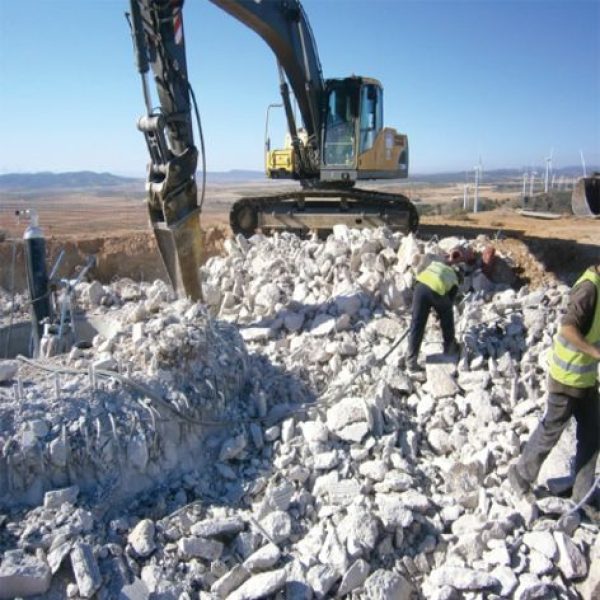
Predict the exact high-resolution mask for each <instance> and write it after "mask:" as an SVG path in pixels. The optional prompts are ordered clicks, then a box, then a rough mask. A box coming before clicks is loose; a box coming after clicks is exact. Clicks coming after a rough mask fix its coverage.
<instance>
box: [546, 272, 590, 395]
mask: <svg viewBox="0 0 600 600" xmlns="http://www.w3.org/2000/svg"><path fill="white" fill-rule="evenodd" d="M582 281H591V282H592V283H593V284H594V285H595V286H596V310H595V313H594V319H593V321H592V327H591V329H590V330H589V332H588V333H587V335H585V336H584V337H585V339H586V341H587V342H588V343H589V344H593V345H595V346H598V347H600V275H598V274H597V273H596V272H595V271H592V270H588V271H586V272H585V273H584V274H583V275H582V276H581V277H580V278H579V279H578V280H577V281H576V282H575V285H577V284H578V283H581V282H582ZM549 366H550V376H551V377H552V379H555V380H556V381H558V382H560V383H563V384H564V385H570V386H571V387H575V388H587V387H593V386H594V385H595V384H596V380H597V373H598V361H597V360H596V359H594V358H592V357H591V356H589V355H587V354H584V353H583V352H580V351H579V350H578V349H577V348H575V346H573V344H571V343H569V342H568V341H567V340H566V339H565V338H564V337H563V336H562V335H560V334H556V335H555V336H554V346H553V348H552V355H551V357H550V363H549Z"/></svg>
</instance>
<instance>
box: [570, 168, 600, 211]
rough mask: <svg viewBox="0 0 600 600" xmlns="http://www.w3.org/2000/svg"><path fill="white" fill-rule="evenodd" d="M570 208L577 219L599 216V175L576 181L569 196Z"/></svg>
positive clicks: (595, 174)
mask: <svg viewBox="0 0 600 600" xmlns="http://www.w3.org/2000/svg"><path fill="white" fill-rule="evenodd" d="M571 208H572V209H573V214H574V215H577V216H578V217H599V216H600V173H594V174H593V175H592V176H591V177H582V178H581V179H579V180H578V181H577V184H576V185H575V188H574V189H573V195H572V196H571Z"/></svg>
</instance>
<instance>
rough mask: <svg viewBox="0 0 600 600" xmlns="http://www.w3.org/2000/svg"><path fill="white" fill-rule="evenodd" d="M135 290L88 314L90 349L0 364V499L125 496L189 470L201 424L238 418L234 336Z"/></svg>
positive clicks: (185, 307) (238, 348) (186, 305)
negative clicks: (67, 489)
mask: <svg viewBox="0 0 600 600" xmlns="http://www.w3.org/2000/svg"><path fill="white" fill-rule="evenodd" d="M95 285H96V284H95V283H94V284H91V285H90V286H87V285H84V286H82V290H83V293H84V294H88V293H89V291H90V289H91V288H93V287H94V286H95ZM98 285H99V284H98ZM101 287H102V286H101ZM118 288H119V286H118V285H117V286H115V289H113V290H110V291H109V297H110V294H113V295H116V294H117V293H118V291H119V290H118ZM147 288H148V289H147V290H146V291H145V292H144V291H142V292H139V291H138V292H137V296H136V301H131V300H130V301H128V300H124V298H127V289H128V288H125V289H124V290H123V292H124V293H123V295H122V296H119V298H120V300H119V303H118V304H120V306H119V305H118V304H117V303H116V302H111V303H110V304H111V307H112V308H113V309H111V310H110V311H109V310H108V309H105V315H104V318H102V317H101V316H100V317H99V315H98V314H96V315H95V316H96V318H97V320H100V321H103V323H104V327H105V335H101V334H97V335H96V336H95V337H94V338H93V340H92V343H91V348H89V349H85V348H83V349H82V348H80V347H74V348H73V349H72V350H71V352H70V354H68V355H63V356H62V357H57V358H55V359H53V360H49V361H44V362H43V363H42V365H41V366H42V367H44V370H37V371H32V367H31V366H30V365H29V364H28V363H22V362H17V361H15V360H11V361H4V362H3V363H0V364H4V365H5V367H6V365H10V366H11V367H12V379H13V381H14V383H13V384H12V385H5V386H4V387H3V388H0V399H1V401H2V404H1V405H0V419H1V422H2V425H3V426H2V431H1V432H0V447H1V449H2V450H1V451H2V457H1V460H0V482H1V485H0V500H1V501H2V503H5V504H7V505H8V504H17V503H20V502H27V503H36V502H39V501H40V500H41V499H42V497H43V493H44V491H45V490H47V489H52V488H54V487H59V486H64V485H70V484H71V483H77V484H78V485H79V486H80V487H81V488H82V489H84V490H86V491H87V490H90V489H95V487H96V486H97V485H100V486H101V487H106V486H109V485H110V486H111V487H113V488H114V487H115V486H116V489H117V490H119V489H121V490H122V493H126V494H128V495H131V494H133V493H135V492H136V491H138V490H139V489H144V488H146V487H148V486H149V485H156V483H157V482H160V481H162V479H163V478H164V474H165V472H167V473H168V472H171V471H173V470H175V469H179V470H185V469H186V468H187V469H189V468H192V467H194V466H197V465H198V461H199V457H200V456H201V455H202V446H201V444H200V443H199V442H200V440H201V436H200V433H199V432H201V431H202V430H203V427H204V426H205V421H207V420H214V419H226V420H232V419H236V418H239V416H240V415H242V416H243V415H245V411H244V409H243V406H242V405H239V403H238V399H239V397H240V394H241V393H242V391H243V388H244V386H245V382H246V369H247V364H248V359H247V354H246V350H245V348H244V345H243V342H242V340H241V338H240V336H239V334H238V333H237V330H236V329H235V328H234V327H232V326H231V325H228V324H227V323H223V322H216V321H214V320H212V319H211V318H210V317H209V316H208V315H207V314H206V311H205V310H204V309H203V308H202V307H201V306H200V305H199V304H192V303H190V302H188V301H186V300H180V301H173V300H172V298H171V297H170V295H169V292H168V290H167V288H166V286H165V285H164V284H162V283H161V282H158V283H157V284H154V285H153V286H147ZM157 289H159V290H162V293H161V294H158V295H157V294H156V293H155V292H156V290H157ZM109 312H110V317H108V316H107V315H108V314H109ZM83 346H85V344H83ZM19 365H20V368H19V371H18V372H17V367H18V366H19ZM36 366H39V363H38V364H37V365H36ZM0 371H2V369H1V368H0ZM117 495H118V494H117ZM112 500H115V498H114V497H113V498H112Z"/></svg>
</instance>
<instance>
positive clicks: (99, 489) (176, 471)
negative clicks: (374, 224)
mask: <svg viewBox="0 0 600 600" xmlns="http://www.w3.org/2000/svg"><path fill="white" fill-rule="evenodd" d="M463 243H464V240H461V239H458V238H446V239H442V240H439V241H429V242H424V241H423V240H419V239H417V238H416V237H414V236H412V235H409V236H403V235H401V234H398V233H395V234H392V233H390V232H388V231H386V230H383V229H380V230H374V231H362V232H360V231H356V230H348V229H347V228H345V227H336V229H335V231H334V233H333V234H332V235H331V236H329V237H328V238H327V240H324V241H321V240H317V239H305V240H301V239H299V238H297V237H295V236H293V235H288V234H282V235H278V236H274V237H271V238H266V237H262V236H254V237H253V238H251V239H250V240H246V239H243V238H235V239H232V240H229V241H228V242H227V244H226V253H225V255H224V256H221V257H214V258H211V259H210V260H209V261H208V262H207V263H206V265H205V266H204V267H203V268H202V282H203V291H204V294H205V298H206V305H205V306H204V305H199V304H198V305H194V304H192V303H190V302H188V301H182V300H175V298H174V297H173V295H172V293H171V291H170V290H169V289H168V288H167V286H165V285H164V284H162V283H161V282H155V283H153V284H146V283H142V284H140V283H134V282H133V281H130V280H119V281H116V282H114V283H113V284H111V285H101V284H99V283H98V282H93V283H92V284H87V283H82V284H80V285H79V287H78V289H77V301H78V305H79V306H80V307H82V308H83V309H85V311H86V313H87V314H88V315H90V316H91V315H95V316H96V317H98V318H100V319H101V321H102V323H103V325H104V326H103V328H102V329H103V330H102V331H101V332H100V331H98V332H97V333H96V335H95V336H94V337H93V339H92V340H90V342H91V343H90V344H81V345H80V346H81V347H74V348H73V349H72V350H71V351H70V352H69V353H68V354H64V355H60V356H55V357H52V358H48V359H44V360H40V361H39V362H38V363H28V362H24V361H22V360H15V362H16V368H15V367H14V364H15V362H11V365H13V366H12V367H8V366H4V367H2V365H3V362H4V361H1V360H0V369H2V368H3V369H4V371H2V372H9V369H13V371H12V372H11V373H10V375H7V376H6V380H5V381H4V382H0V423H1V424H2V427H1V429H0V552H1V555H0V598H9V597H11V598H12V597H15V596H20V597H38V598H49V599H55V598H56V599H58V598H65V597H68V598H102V599H110V598H121V599H131V600H133V599H134V598H135V599H138V598H140V599H142V598H143V599H147V598H148V599H149V598H165V599H167V598H173V599H179V600H187V599H196V598H198V599H209V598H211V599H212V598H215V599H217V598H229V599H230V600H233V599H253V598H263V597H271V598H281V599H283V598H286V599H288V598H289V599H295V598H298V599H300V598H302V599H310V598H316V599H318V598H330V597H348V598H368V599H381V600H384V599H386V600H388V599H399V600H409V599H411V598H417V597H426V598H435V599H440V600H441V599H451V598H467V599H475V598H482V599H483V598H492V597H497V598H520V599H525V598H584V599H585V598H591V597H593V596H594V594H596V593H597V592H598V590H599V589H600V574H599V571H598V565H599V564H600V560H599V559H598V557H599V556H600V541H599V540H600V536H599V535H598V533H599V529H600V524H598V523H597V522H596V523H594V522H593V521H591V520H590V519H589V518H587V517H582V516H581V515H580V514H579V513H569V511H570V510H571V509H572V508H573V504H572V503H571V502H570V501H569V500H565V499H563V498H558V497H555V496H553V495H552V490H553V489H555V488H554V486H555V485H556V482H557V481H559V479H560V478H561V477H563V478H564V477H565V476H566V477H568V476H569V467H570V465H569V457H570V454H571V448H572V444H573V435H574V432H573V430H572V428H571V429H569V431H567V432H566V434H565V436H563V439H562V440H561V442H560V444H559V445H558V446H557V448H556V449H555V451H553V453H552V454H551V456H550V458H549V460H548V461H547V463H546V464H545V465H544V468H543V470H542V473H541V474H540V479H539V482H538V483H539V484H540V485H543V486H545V487H544V489H546V494H545V495H546V496H547V497H543V498H542V497H541V494H540V498H539V499H538V500H537V501H536V502H535V503H533V504H530V503H528V502H527V501H524V500H521V499H519V498H517V497H516V496H515V494H514V493H513V491H512V489H511V488H510V486H509V485H508V481H507V479H506V473H507V469H508V466H509V465H510V464H511V463H512V462H513V461H514V460H515V459H516V457H517V456H518V454H519V447H520V444H521V443H522V442H523V441H524V440H526V439H527V437H528V436H529V434H530V432H531V431H532V428H533V427H535V425H536V423H537V421H538V420H539V418H540V416H541V413H542V411H543V408H544V393H545V386H546V373H545V359H544V356H545V354H546V352H547V351H548V349H549V348H550V347H551V339H552V335H553V334H554V332H555V330H556V327H557V324H558V323H559V320H560V314H561V312H562V311H563V310H564V308H565V301H566V297H567V296H566V292H567V287H566V286H564V285H560V284H557V283H556V284H553V285H551V286H548V287H544V288H541V289H528V288H527V287H523V288H521V289H519V290H518V291H515V290H513V289H511V288H508V287H507V286H506V285H494V284H493V283H491V282H490V281H489V280H485V281H484V280H483V279H482V277H484V276H483V275H482V274H481V273H480V272H478V271H477V270H472V271H468V272H466V273H465V277H464V281H463V283H462V288H463V289H462V292H463V293H464V298H463V300H462V301H461V303H460V304H459V305H458V306H457V308H456V324H457V331H458V333H459V337H460V339H461V341H462V343H463V348H462V352H461V356H460V359H459V361H458V364H455V362H454V361H452V360H451V359H450V358H449V357H446V356H444V355H443V354H441V351H442V342H441V332H440V329H439V326H438V325H437V324H436V323H435V319H434V318H433V317H431V318H430V322H429V324H428V329H427V333H426V338H425V342H424V344H423V348H422V352H423V354H424V355H427V360H426V370H427V381H426V382H425V383H420V382H419V381H416V380H411V379H410V378H409V377H407V375H406V374H405V373H404V363H403V351H404V349H405V344H406V340H405V339H404V340H402V341H401V342H400V343H398V344H397V342H398V341H399V340H401V338H402V334H403V333H404V331H405V329H406V328H407V326H408V323H409V321H410V303H411V285H412V283H413V281H414V277H415V272H416V271H415V270H416V268H417V266H418V265H419V264H420V261H421V260H422V259H423V257H424V256H425V255H427V254H434V255H439V254H442V253H444V252H447V251H449V250H450V249H452V248H454V247H455V246H457V245H460V244H463ZM477 243H481V244H482V245H483V244H487V243H489V240H481V241H480V242H476V244H477ZM0 298H4V300H2V302H5V296H2V297H0ZM2 310H3V311H4V312H6V307H3V308H2ZM86 346H89V347H86ZM13 360H14V359H13ZM39 363H42V366H44V367H45V369H46V370H43V369H41V368H40V364H39ZM590 594H591V595H590Z"/></svg>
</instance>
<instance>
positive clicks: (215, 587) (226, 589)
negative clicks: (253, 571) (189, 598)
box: [210, 565, 250, 598]
mask: <svg viewBox="0 0 600 600" xmlns="http://www.w3.org/2000/svg"><path fill="white" fill-rule="evenodd" d="M249 578H250V572H249V571H248V569H247V568H246V567H244V566H243V565H235V566H234V567H233V569H231V571H228V572H227V573H225V574H224V575H223V576H222V577H220V578H219V579H217V581H215V582H214V583H213V584H212V585H211V587H210V591H211V592H212V593H213V594H216V595H217V596H218V597H219V598H227V597H228V596H229V594H230V593H231V592H233V591H234V590H235V589H237V588H239V587H240V585H242V584H243V583H244V582H245V581H247V580H248V579H249Z"/></svg>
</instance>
